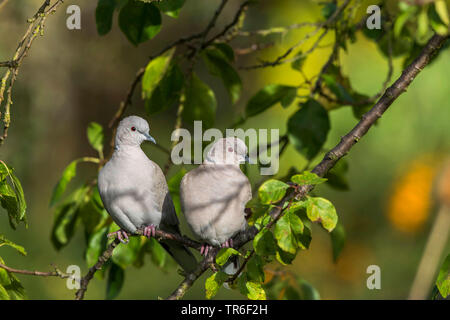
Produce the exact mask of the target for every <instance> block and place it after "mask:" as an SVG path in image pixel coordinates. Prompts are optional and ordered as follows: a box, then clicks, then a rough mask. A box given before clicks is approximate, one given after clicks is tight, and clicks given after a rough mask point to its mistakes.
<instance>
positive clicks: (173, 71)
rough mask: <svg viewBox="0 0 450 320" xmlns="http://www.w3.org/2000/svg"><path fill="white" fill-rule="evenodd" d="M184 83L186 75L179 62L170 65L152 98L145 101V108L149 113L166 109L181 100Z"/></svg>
mask: <svg viewBox="0 0 450 320" xmlns="http://www.w3.org/2000/svg"><path fill="white" fill-rule="evenodd" d="M183 85H184V75H183V72H182V71H181V69H180V67H179V66H178V64H172V65H171V66H169V70H167V72H166V73H165V74H164V77H163V78H162V79H161V81H160V82H159V84H158V85H157V86H156V88H155V89H154V90H153V92H152V94H151V97H150V99H147V100H146V101H145V110H146V111H147V113H148V114H149V115H153V114H156V113H158V112H161V111H164V110H166V109H167V108H169V107H171V106H172V105H174V104H175V103H176V102H178V101H179V100H180V96H181V91H182V89H183Z"/></svg>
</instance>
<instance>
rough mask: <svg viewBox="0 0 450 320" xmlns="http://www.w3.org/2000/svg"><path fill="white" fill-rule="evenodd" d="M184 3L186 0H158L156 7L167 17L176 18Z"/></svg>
mask: <svg viewBox="0 0 450 320" xmlns="http://www.w3.org/2000/svg"><path fill="white" fill-rule="evenodd" d="M185 1H186V0H160V1H159V2H158V7H159V9H160V10H161V11H162V12H163V13H164V14H166V15H168V16H169V17H172V18H178V15H179V14H180V10H181V8H182V7H183V5H184V2H185Z"/></svg>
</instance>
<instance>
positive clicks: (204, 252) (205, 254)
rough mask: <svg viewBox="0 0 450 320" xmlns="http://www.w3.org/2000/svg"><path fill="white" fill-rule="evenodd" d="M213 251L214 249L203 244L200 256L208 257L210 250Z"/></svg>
mask: <svg viewBox="0 0 450 320" xmlns="http://www.w3.org/2000/svg"><path fill="white" fill-rule="evenodd" d="M211 249H212V246H210V245H207V244H202V247H201V248H200V254H201V255H202V256H205V257H206V256H207V255H208V252H209V250H211Z"/></svg>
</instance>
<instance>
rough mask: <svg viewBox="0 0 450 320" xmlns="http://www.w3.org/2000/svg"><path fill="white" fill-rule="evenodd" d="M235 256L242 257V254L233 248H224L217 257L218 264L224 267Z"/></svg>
mask: <svg viewBox="0 0 450 320" xmlns="http://www.w3.org/2000/svg"><path fill="white" fill-rule="evenodd" d="M233 255H240V253H239V251H237V250H236V249H233V248H222V249H220V251H219V252H218V253H217V255H216V263H217V264H218V265H219V266H223V265H224V264H225V263H226V262H227V261H228V259H229V258H230V257H231V256H233Z"/></svg>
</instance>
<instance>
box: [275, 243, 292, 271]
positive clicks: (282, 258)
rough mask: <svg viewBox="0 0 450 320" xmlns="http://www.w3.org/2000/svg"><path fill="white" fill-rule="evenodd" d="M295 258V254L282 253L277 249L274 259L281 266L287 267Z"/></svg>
mask: <svg viewBox="0 0 450 320" xmlns="http://www.w3.org/2000/svg"><path fill="white" fill-rule="evenodd" d="M295 256H296V254H293V253H289V252H286V251H283V250H282V249H281V248H279V247H277V252H276V254H275V258H276V259H277V261H278V262H279V263H281V264H282V265H284V266H287V265H288V264H291V263H292V261H294V259H295Z"/></svg>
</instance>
